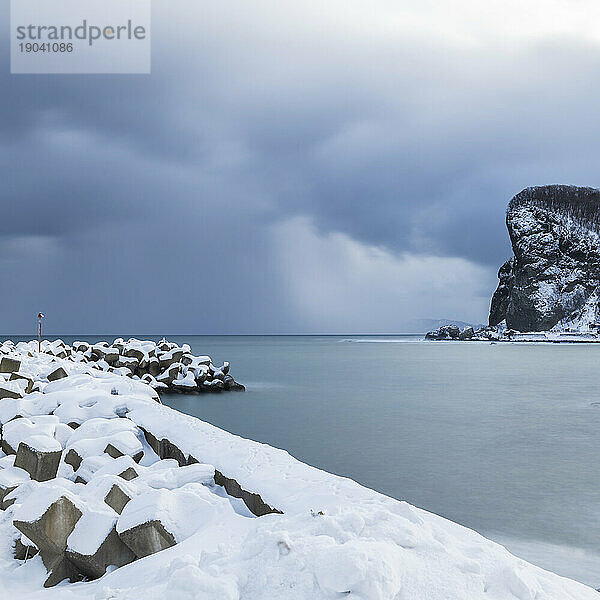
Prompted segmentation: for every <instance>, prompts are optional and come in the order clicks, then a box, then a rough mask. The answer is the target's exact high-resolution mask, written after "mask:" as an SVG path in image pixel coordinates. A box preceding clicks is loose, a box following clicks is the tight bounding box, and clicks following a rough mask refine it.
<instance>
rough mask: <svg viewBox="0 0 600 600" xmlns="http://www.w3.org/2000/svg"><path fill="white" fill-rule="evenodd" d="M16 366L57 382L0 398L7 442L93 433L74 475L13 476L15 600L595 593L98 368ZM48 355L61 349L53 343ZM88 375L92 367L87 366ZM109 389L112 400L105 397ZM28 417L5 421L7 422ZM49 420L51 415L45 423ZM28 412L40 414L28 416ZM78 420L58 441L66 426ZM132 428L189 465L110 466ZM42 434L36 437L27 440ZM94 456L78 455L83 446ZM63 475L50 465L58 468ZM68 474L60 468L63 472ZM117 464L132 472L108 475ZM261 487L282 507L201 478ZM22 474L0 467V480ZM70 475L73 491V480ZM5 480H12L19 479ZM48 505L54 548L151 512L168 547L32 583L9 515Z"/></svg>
mask: <svg viewBox="0 0 600 600" xmlns="http://www.w3.org/2000/svg"><path fill="white" fill-rule="evenodd" d="M2 348H7V349H9V350H10V352H11V353H12V355H14V356H18V357H20V358H21V359H22V360H23V365H22V370H23V371H24V372H27V373H28V374H30V375H33V376H35V377H44V376H45V373H48V372H50V371H51V370H52V369H54V368H56V367H57V366H62V365H63V363H64V364H67V363H68V365H69V366H70V368H71V371H70V376H69V377H67V378H64V379H61V380H58V381H55V382H52V383H49V384H48V385H47V387H46V388H45V390H44V393H43V394H42V393H37V394H29V395H27V396H26V398H25V399H23V400H20V401H18V402H14V401H10V400H2V401H0V419H2V423H3V424H4V429H5V430H6V429H8V431H9V434H11V430H12V434H11V439H12V440H13V442H14V443H16V442H17V441H19V440H18V438H19V436H21V435H23V436H27V435H46V436H55V438H56V440H57V443H61V444H63V445H65V451H64V452H63V456H64V454H65V453H66V448H67V447H69V446H73V445H76V444H81V443H83V442H85V441H86V440H92V442H91V444H97V446H96V447H94V448H93V452H101V454H100V455H89V456H85V457H84V458H83V461H82V463H81V466H80V467H79V469H78V470H77V471H76V472H73V471H72V469H70V467H69V465H64V463H63V464H62V465H61V474H65V473H66V474H68V477H58V478H56V479H54V480H51V481H48V482H43V483H38V482H35V481H29V480H28V475H27V474H26V473H25V472H24V471H23V472H22V474H21V479H20V480H22V481H24V483H21V485H19V487H17V488H16V489H15V490H14V491H13V492H11V494H9V495H8V496H7V499H14V501H15V502H14V504H13V505H12V506H10V507H9V508H7V510H5V511H0V540H5V541H4V542H1V543H0V597H1V598H10V597H15V598H19V599H22V600H34V599H39V598H48V599H61V600H62V599H63V598H66V599H67V600H84V599H86V600H91V599H98V600H108V599H112V600H133V599H138V598H144V600H159V599H160V600H164V599H167V600H171V599H172V600H334V599H336V598H346V597H347V598H350V599H356V600H514V599H515V598H517V599H520V600H524V599H527V600H533V599H535V600H596V599H597V598H598V597H599V596H598V594H597V592H596V591H594V590H592V589H591V588H588V587H586V586H584V585H581V584H579V583H577V582H574V581H570V580H568V579H564V578H562V577H559V576H557V575H555V574H552V573H549V572H547V571H544V570H542V569H540V568H538V567H535V566H533V565H531V564H528V563H526V562H525V561H523V560H520V559H519V558H516V557H514V556H512V555H511V554H510V553H509V552H508V551H507V550H506V549H505V548H504V547H502V546H500V545H498V544H496V543H493V542H491V541H489V540H487V539H485V538H484V537H482V536H481V535H479V534H477V533H476V532H474V531H472V530H469V529H467V528H465V527H462V526H460V525H457V524H456V523H452V522H451V521H448V520H446V519H443V518H441V517H438V516H436V515H434V514H431V513H428V512H426V511H424V510H421V509H419V508H416V507H413V506H411V505H409V504H407V503H405V502H400V501H397V500H394V499H392V498H389V497H387V496H384V495H382V494H379V493H377V492H375V491H373V490H369V489H367V488H365V487H362V486H361V485H359V484H358V483H356V482H354V481H352V480H350V479H346V478H343V477H339V476H336V475H332V474H329V473H326V472H324V471H321V470H319V469H316V468H314V467H311V466H309V465H306V464H304V463H302V462H300V461H298V460H296V459H294V458H293V457H292V456H290V455H289V454H288V453H287V452H285V451H284V450H280V449H277V448H273V447H271V446H268V445H265V444H261V443H258V442H254V441H251V440H247V439H244V438H241V437H239V436H235V435H232V434H230V433H228V432H226V431H223V430H221V429H219V428H217V427H214V426H212V425H210V424H208V423H204V422H202V421H200V420H198V419H196V418H194V417H190V416H187V415H184V414H181V413H178V412H177V411H174V410H172V409H170V408H168V407H166V406H163V405H161V404H159V403H158V402H156V393H155V392H154V390H153V389H152V388H150V386H147V385H145V384H144V383H142V382H136V381H132V380H131V379H130V378H126V377H122V376H120V375H118V374H116V373H103V372H101V371H99V370H97V369H91V368H90V367H89V366H87V365H86V364H85V363H78V362H70V361H68V360H66V359H55V361H56V362H54V363H50V360H52V359H51V357H50V356H49V355H48V356H44V355H43V356H38V355H37V353H35V354H34V355H33V356H31V357H28V356H27V354H26V353H24V354H21V353H19V352H18V351H17V350H15V347H14V346H11V345H10V344H6V343H5V344H3V345H2ZM53 348H55V349H56V350H57V351H59V350H58V349H59V348H62V346H60V344H56V343H54V344H53ZM92 371H93V372H92ZM113 389H117V391H118V394H116V395H115V394H112V393H111V391H112V390H113ZM25 405H26V406H27V411H26V415H24V417H26V418H21V419H15V420H14V421H9V420H4V419H5V417H8V416H9V415H12V416H11V417H10V418H13V417H14V416H16V414H22V413H19V412H16V413H15V412H14V411H15V410H16V411H19V410H21V409H23V407H24V406H25ZM50 411H53V412H54V415H53V418H51V419H48V418H46V417H45V416H47V415H48V412H50ZM38 416H44V418H42V419H38ZM70 422H77V423H81V424H82V425H81V426H80V427H79V428H78V429H75V430H72V432H71V433H69V429H70V427H69V428H68V429H67V427H68V425H67V424H68V423H70ZM138 428H144V429H145V430H146V431H150V432H152V434H153V435H154V436H155V437H156V438H157V439H159V440H160V439H163V438H166V439H168V440H169V441H170V442H171V443H172V444H175V445H176V446H177V447H178V448H179V449H181V450H182V452H183V453H184V455H185V456H186V457H187V456H188V455H192V456H193V457H194V458H195V459H197V460H198V461H200V463H199V464H192V465H189V466H184V467H179V466H178V464H177V461H175V460H172V459H167V460H159V459H158V457H156V455H153V453H152V452H151V451H149V448H148V446H147V444H146V443H145V441H142V446H143V448H144V454H145V458H144V459H143V460H142V462H143V463H144V464H139V465H138V464H136V463H135V462H134V461H133V459H132V458H131V457H130V456H122V457H119V458H117V459H113V458H111V457H110V456H108V455H106V454H104V453H103V450H104V447H102V448H100V445H101V444H98V443H97V442H94V440H99V439H100V440H102V442H104V441H105V440H106V439H112V438H113V437H114V436H117V437H118V436H120V435H123V434H125V435H127V436H133V437H134V438H135V439H138V438H137V437H136V432H138V431H139V429H138ZM39 431H42V432H43V433H39ZM90 451H92V450H90ZM63 467H64V468H63ZM66 467H69V468H68V469H67V468H66ZM127 468H133V469H135V471H136V473H137V474H138V475H139V477H137V478H135V479H133V480H131V481H125V480H124V479H122V478H120V477H118V475H119V474H120V473H122V472H123V471H124V470H126V469H127ZM215 468H216V469H218V470H219V471H220V472H221V473H223V474H224V475H225V476H226V477H229V478H233V479H235V480H236V481H237V482H238V483H239V484H240V485H241V487H242V488H243V489H244V490H247V491H248V492H253V493H257V494H260V496H261V498H262V499H263V500H264V501H265V502H266V503H268V504H269V505H270V506H272V507H274V508H276V509H279V510H281V511H283V514H269V515H266V516H263V517H259V518H248V516H242V514H240V512H239V511H237V512H236V510H235V506H236V503H238V505H239V500H234V499H232V498H229V497H227V496H226V494H225V492H224V490H223V489H222V488H219V487H218V486H215V484H214V482H213V481H212V477H213V473H214V469H215ZM19 471H21V470H20V469H15V468H14V466H12V464H11V458H10V457H4V458H1V459H0V481H2V478H3V477H4V478H5V479H6V480H7V481H15V480H16V479H11V478H16V474H17V473H18V472H19ZM77 475H81V476H82V477H83V478H84V479H86V480H89V483H88V484H87V485H83V484H76V483H74V479H75V477H76V476H77ZM17 482H18V481H17ZM115 484H117V485H119V487H121V489H123V491H125V493H126V494H127V495H128V496H129V497H130V498H132V499H131V501H130V502H129V503H128V504H127V505H126V506H125V508H124V510H123V512H122V514H121V515H120V516H119V515H117V513H115V512H114V511H112V509H110V508H109V507H108V506H107V505H106V504H105V503H104V497H105V496H106V494H107V493H108V491H109V490H110V489H111V487H112V486H113V485H115ZM61 496H66V497H67V498H69V499H70V500H71V501H72V502H74V503H75V504H76V506H78V507H79V508H80V510H81V511H82V513H83V515H82V517H81V518H80V520H79V521H78V522H77V524H76V526H75V529H74V530H73V532H72V533H71V535H70V537H69V539H68V545H69V547H70V548H71V549H73V550H75V551H77V552H81V553H83V554H90V553H92V552H93V551H95V549H96V548H97V546H98V545H99V543H101V541H102V539H103V537H105V536H106V534H107V533H108V531H110V529H111V528H112V526H113V524H114V523H115V520H116V526H117V531H121V532H122V531H125V530H126V529H128V528H131V527H134V526H135V525H137V524H140V523H143V522H146V521H147V520H149V519H155V518H156V519H159V520H160V521H161V522H162V523H163V525H164V526H165V528H166V529H167V530H168V531H170V532H171V533H172V534H173V535H174V536H175V539H176V540H177V541H178V544H177V545H176V546H174V547H172V548H169V549H167V550H164V551H162V552H158V553H156V554H153V555H151V556H148V557H146V558H143V559H140V560H136V561H135V562H133V563H131V564H129V565H126V566H124V567H121V568H119V569H115V570H112V571H111V572H109V573H107V574H106V575H104V576H103V577H102V578H100V579H99V580H96V581H87V582H83V583H78V584H63V585H61V586H58V587H56V588H51V589H44V588H43V587H42V585H43V581H44V579H45V577H46V570H45V568H44V567H43V565H42V562H41V558H40V557H39V556H36V557H34V558H30V559H29V560H28V561H27V562H25V563H23V562H19V561H16V560H15V559H14V558H13V556H12V548H11V542H10V541H11V540H14V539H17V538H18V537H20V534H19V533H18V532H17V531H16V530H15V528H14V526H13V525H12V520H13V519H22V520H28V521H29V520H33V519H36V518H39V517H40V516H41V515H42V514H43V513H44V512H45V510H47V508H48V507H49V506H50V505H51V504H52V502H54V501H56V500H57V499H58V498H60V497H61Z"/></svg>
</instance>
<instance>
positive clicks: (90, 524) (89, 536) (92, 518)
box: [67, 506, 117, 556]
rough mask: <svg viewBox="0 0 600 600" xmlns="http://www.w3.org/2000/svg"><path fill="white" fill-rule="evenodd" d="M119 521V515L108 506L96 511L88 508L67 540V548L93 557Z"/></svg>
mask: <svg viewBox="0 0 600 600" xmlns="http://www.w3.org/2000/svg"><path fill="white" fill-rule="evenodd" d="M116 521H117V514H116V513H115V511H113V510H111V509H110V508H109V507H108V506H106V509H105V510H97V509H96V510H94V509H90V508H89V507H87V506H86V508H85V510H84V511H83V514H82V516H81V518H80V519H79V520H78V521H77V523H76V524H75V528H74V529H73V531H72V533H71V535H70V536H69V537H68V539H67V548H68V549H69V550H72V551H73V552H78V553H79V554H84V555H88V556H89V555H92V554H94V552H96V550H97V549H98V548H99V547H100V544H102V542H103V541H104V540H105V539H106V537H107V536H108V534H109V533H110V532H111V530H112V528H113V527H114V526H115V523H116Z"/></svg>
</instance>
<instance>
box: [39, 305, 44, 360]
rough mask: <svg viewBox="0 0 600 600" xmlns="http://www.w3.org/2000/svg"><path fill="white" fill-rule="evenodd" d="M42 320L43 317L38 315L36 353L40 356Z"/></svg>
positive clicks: (40, 314)
mask: <svg viewBox="0 0 600 600" xmlns="http://www.w3.org/2000/svg"><path fill="white" fill-rule="evenodd" d="M43 318H44V315H43V314H42V313H38V321H39V326H38V352H39V353H40V354H41V353H42V319H43Z"/></svg>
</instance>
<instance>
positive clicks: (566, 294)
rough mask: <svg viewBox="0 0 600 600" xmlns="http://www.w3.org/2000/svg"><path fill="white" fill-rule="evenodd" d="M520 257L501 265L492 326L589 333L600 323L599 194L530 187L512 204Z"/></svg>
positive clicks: (511, 227) (510, 217) (510, 220)
mask: <svg viewBox="0 0 600 600" xmlns="http://www.w3.org/2000/svg"><path fill="white" fill-rule="evenodd" d="M506 226H507V227H508V233H509V235H510V239H511V242H512V248H513V252H514V257H512V258H511V259H510V260H508V261H507V262H506V263H504V264H503V265H502V267H501V268H500V271H499V273H498V277H499V279H500V282H499V285H498V288H497V289H496V292H495V293H494V296H493V298H492V304H491V309H490V317H489V324H490V326H495V325H498V324H500V323H502V321H506V326H507V327H508V328H509V329H513V330H516V331H548V330H551V329H554V330H562V331H567V330H569V329H575V330H578V331H589V330H591V329H592V330H593V329H596V327H595V325H596V324H597V323H598V322H599V321H600V314H599V291H600V234H599V231H600V190H596V189H593V188H584V187H575V186H565V185H549V186H542V187H531V188H526V189H525V190H523V191H522V192H520V193H519V194H517V195H516V196H515V197H514V198H513V199H512V200H511V201H510V204H509V206H508V210H507V213H506Z"/></svg>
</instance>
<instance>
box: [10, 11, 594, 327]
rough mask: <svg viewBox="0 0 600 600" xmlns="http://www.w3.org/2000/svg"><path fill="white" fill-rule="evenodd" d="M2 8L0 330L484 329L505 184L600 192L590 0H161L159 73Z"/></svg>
mask: <svg viewBox="0 0 600 600" xmlns="http://www.w3.org/2000/svg"><path fill="white" fill-rule="evenodd" d="M0 17H1V18H2V21H3V22H4V23H5V27H4V28H2V29H3V31H1V32H0V44H1V45H2V48H3V49H4V51H3V52H2V53H1V59H0V60H1V64H0V89H1V90H2V93H1V95H0V115H1V117H0V169H1V171H0V172H1V177H0V198H1V205H0V206H1V217H0V286H1V289H2V293H1V294H0V315H1V317H0V319H1V321H2V323H1V325H0V332H2V333H4V334H25V333H32V334H34V333H35V327H36V315H37V313H38V312H39V311H40V310H41V311H43V312H44V313H45V314H46V328H47V331H48V332H49V333H54V334H61V333H62V334H85V333H88V334H94V333H101V334H104V333H111V334H112V333H114V334H135V333H153V334H213V333H222V334H235V333H240V334H253V333H399V332H408V331H414V330H415V327H416V325H415V323H416V321H417V320H419V319H427V318H433V319H441V318H449V319H460V320H463V321H468V322H474V323H481V322H486V321H487V314H488V310H489V302H490V297H491V295H492V293H493V291H494V289H495V287H496V282H497V277H496V275H497V271H498V268H499V267H500V265H501V264H502V262H504V261H505V260H506V259H507V258H509V256H510V254H511V250H510V244H509V241H508V236H507V233H506V227H505V223H504V215H505V209H506V205H507V203H508V201H509V200H510V198H511V197H512V196H513V195H514V194H516V193H517V192H519V191H520V190H521V189H523V188H524V187H527V186H530V185H543V184H550V183H566V184H576V185H586V186H593V187H600V169H599V162H600V160H599V159H600V151H599V144H598V140H599V139H600V119H598V97H599V92H600V77H599V74H600V26H599V25H598V24H599V23H600V3H598V2H597V1H596V0H590V1H588V0H568V1H556V0H543V1H541V0H540V1H538V0H535V1H531V0H525V1H523V0H522V1H519V2H517V1H514V0H503V1H502V2H499V1H496V0H486V2H481V1H480V0H452V1H446V2H443V1H440V0H418V1H412V0H408V1H407V0H395V1H388V0H370V1H369V2H365V1H364V0H363V1H362V2H358V1H356V0H344V1H340V0H328V1H327V2H315V1H307V0H277V1H274V0H271V1H262V0H249V1H244V2H242V1H241V0H236V1H233V0H221V1H219V2H213V3H205V2H198V1H197V0H193V1H190V0H178V1H177V2H176V3H173V2H167V1H166V0H153V15H152V19H153V21H152V74H151V75H10V74H9V71H10V68H9V45H8V39H7V35H8V23H9V12H8V3H7V2H5V3H2V5H1V8H0ZM417 329H418V327H417Z"/></svg>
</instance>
